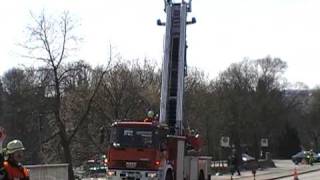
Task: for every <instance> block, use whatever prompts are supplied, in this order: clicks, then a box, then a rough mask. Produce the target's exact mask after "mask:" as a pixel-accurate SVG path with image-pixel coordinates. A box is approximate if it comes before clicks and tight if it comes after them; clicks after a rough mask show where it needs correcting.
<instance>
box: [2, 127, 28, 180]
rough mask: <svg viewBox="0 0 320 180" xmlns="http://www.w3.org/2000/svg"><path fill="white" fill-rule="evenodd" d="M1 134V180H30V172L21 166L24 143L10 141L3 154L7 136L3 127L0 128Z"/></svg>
mask: <svg viewBox="0 0 320 180" xmlns="http://www.w3.org/2000/svg"><path fill="white" fill-rule="evenodd" d="M0 134H1V137H0V152H1V153H0V154H1V155H0V156H1V157H0V161H1V162H0V180H29V170H28V169H26V168H25V167H23V166H22V164H21V162H22V160H23V151H24V150H25V148H24V146H23V144H22V142H21V141H20V140H13V141H10V142H9V143H8V145H7V147H6V149H5V151H4V153H3V149H2V144H3V141H4V139H5V137H6V135H5V133H4V129H3V128H2V127H0ZM4 157H6V160H4Z"/></svg>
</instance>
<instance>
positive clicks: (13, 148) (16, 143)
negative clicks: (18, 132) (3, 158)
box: [6, 140, 25, 154]
mask: <svg viewBox="0 0 320 180" xmlns="http://www.w3.org/2000/svg"><path fill="white" fill-rule="evenodd" d="M23 150H25V148H24V146H23V144H22V142H21V141H20V140H13V141H10V142H9V143H8V145H7V149H6V153H7V154H13V153H14V152H17V151H23Z"/></svg>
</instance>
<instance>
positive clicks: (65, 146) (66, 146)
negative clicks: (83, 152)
mask: <svg viewBox="0 0 320 180" xmlns="http://www.w3.org/2000/svg"><path fill="white" fill-rule="evenodd" d="M61 144H62V147H63V152H64V158H65V162H66V163H68V164H69V166H68V180H74V173H73V165H72V156H71V150H70V146H69V143H68V142H66V140H64V139H62V140H61Z"/></svg>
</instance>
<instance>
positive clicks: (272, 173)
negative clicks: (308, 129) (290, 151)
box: [211, 160, 320, 180]
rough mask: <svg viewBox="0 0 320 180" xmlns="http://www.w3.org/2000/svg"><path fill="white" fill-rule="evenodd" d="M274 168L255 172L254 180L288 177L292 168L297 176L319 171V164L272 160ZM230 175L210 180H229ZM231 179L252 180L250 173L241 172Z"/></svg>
mask: <svg viewBox="0 0 320 180" xmlns="http://www.w3.org/2000/svg"><path fill="white" fill-rule="evenodd" d="M274 163H275V164H276V168H268V169H264V170H257V173H256V180H271V179H279V178H283V177H288V176H291V175H293V171H294V168H295V167H296V168H297V172H298V173H299V174H304V173H307V172H312V171H316V170H320V163H315V164H314V165H313V166H310V165H294V164H293V162H292V161H291V160H274ZM235 174H236V173H235ZM230 179H231V174H230V173H229V174H224V175H222V176H215V175H212V176H211V180H230ZM233 179H241V180H253V179H254V178H253V174H252V172H251V171H242V172H241V176H238V175H235V176H233Z"/></svg>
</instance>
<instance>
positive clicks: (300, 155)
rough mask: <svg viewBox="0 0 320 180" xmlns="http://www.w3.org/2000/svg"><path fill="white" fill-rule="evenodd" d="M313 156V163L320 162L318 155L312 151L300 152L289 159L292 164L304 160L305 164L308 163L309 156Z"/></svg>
mask: <svg viewBox="0 0 320 180" xmlns="http://www.w3.org/2000/svg"><path fill="white" fill-rule="evenodd" d="M311 154H312V156H313V162H320V154H319V153H315V152H313V151H300V152H298V153H297V154H295V155H293V156H292V157H291V159H292V162H293V163H294V164H299V163H301V162H302V160H305V161H306V162H307V163H310V161H309V160H310V155H311Z"/></svg>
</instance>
